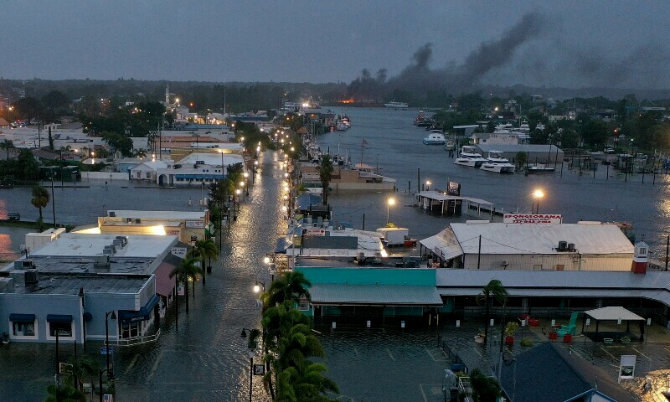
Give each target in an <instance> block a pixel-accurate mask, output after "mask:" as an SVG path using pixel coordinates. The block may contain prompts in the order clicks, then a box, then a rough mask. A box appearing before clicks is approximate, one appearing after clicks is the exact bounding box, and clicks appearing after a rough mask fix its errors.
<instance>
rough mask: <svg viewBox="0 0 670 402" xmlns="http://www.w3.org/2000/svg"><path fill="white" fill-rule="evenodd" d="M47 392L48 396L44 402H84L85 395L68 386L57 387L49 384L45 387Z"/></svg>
mask: <svg viewBox="0 0 670 402" xmlns="http://www.w3.org/2000/svg"><path fill="white" fill-rule="evenodd" d="M47 392H48V393H49V395H48V396H47V398H46V399H45V402H76V401H81V402H85V401H86V395H84V393H83V392H81V391H79V390H78V389H76V388H75V387H73V386H72V385H69V384H61V385H59V386H56V385H54V384H51V385H49V386H48V387H47Z"/></svg>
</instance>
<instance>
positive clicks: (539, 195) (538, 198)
mask: <svg viewBox="0 0 670 402" xmlns="http://www.w3.org/2000/svg"><path fill="white" fill-rule="evenodd" d="M542 198H544V191H543V190H542V189H541V188H538V189H536V190H535V191H533V199H535V202H536V204H537V206H536V207H535V213H536V214H539V213H540V201H541V200H542ZM531 212H532V208H531Z"/></svg>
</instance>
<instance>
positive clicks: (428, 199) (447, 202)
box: [416, 190, 494, 219]
mask: <svg viewBox="0 0 670 402" xmlns="http://www.w3.org/2000/svg"><path fill="white" fill-rule="evenodd" d="M416 198H417V201H418V203H419V207H421V208H422V209H423V210H425V211H430V212H438V213H439V214H440V215H447V216H460V215H462V213H463V204H465V206H466V211H471V210H474V211H477V212H476V215H477V216H479V217H481V216H482V212H484V213H486V215H490V218H491V219H492V218H493V214H494V208H493V203H492V202H490V201H486V200H483V199H481V198H473V197H463V196H460V195H449V194H447V193H446V192H442V191H436V190H429V191H420V192H418V193H417V194H416Z"/></svg>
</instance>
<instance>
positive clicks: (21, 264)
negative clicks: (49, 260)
mask: <svg viewBox="0 0 670 402" xmlns="http://www.w3.org/2000/svg"><path fill="white" fill-rule="evenodd" d="M33 267H35V265H34V264H33V260H18V261H14V269H31V268H33Z"/></svg>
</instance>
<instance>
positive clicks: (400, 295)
mask: <svg viewBox="0 0 670 402" xmlns="http://www.w3.org/2000/svg"><path fill="white" fill-rule="evenodd" d="M309 293H310V295H311V298H312V304H338V305H358V304H365V305H369V304H379V305H414V306H441V305H442V304H443V302H442V298H441V297H440V295H439V293H438V292H437V290H436V289H435V288H434V287H432V286H402V285H335V284H327V285H314V286H312V287H311V288H310V289H309Z"/></svg>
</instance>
